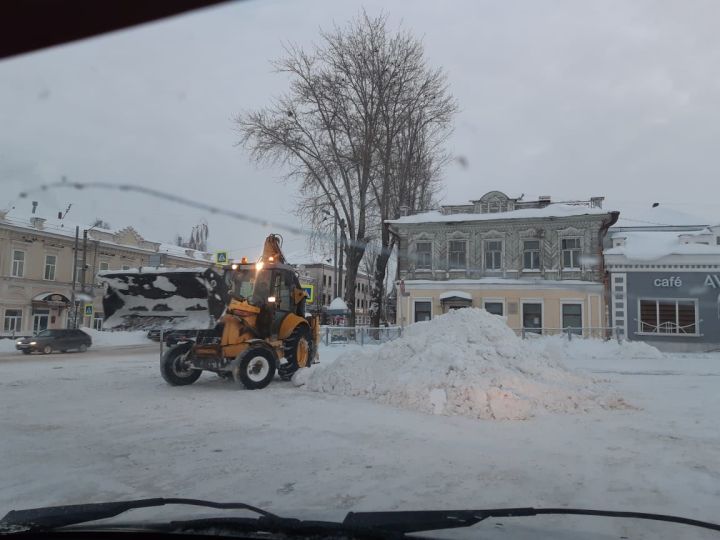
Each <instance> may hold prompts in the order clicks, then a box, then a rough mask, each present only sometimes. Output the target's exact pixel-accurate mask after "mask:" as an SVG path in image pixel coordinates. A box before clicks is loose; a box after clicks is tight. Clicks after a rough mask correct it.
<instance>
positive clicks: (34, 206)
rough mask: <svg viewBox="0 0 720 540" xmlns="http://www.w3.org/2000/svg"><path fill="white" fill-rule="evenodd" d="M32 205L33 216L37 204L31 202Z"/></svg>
mask: <svg viewBox="0 0 720 540" xmlns="http://www.w3.org/2000/svg"><path fill="white" fill-rule="evenodd" d="M32 205H33V207H32V213H33V214H34V213H35V210H37V205H38V202H37V201H33V202H32Z"/></svg>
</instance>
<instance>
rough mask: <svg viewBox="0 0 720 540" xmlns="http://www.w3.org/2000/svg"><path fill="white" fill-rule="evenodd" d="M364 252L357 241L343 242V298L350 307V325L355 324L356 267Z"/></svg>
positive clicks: (358, 265)
mask: <svg viewBox="0 0 720 540" xmlns="http://www.w3.org/2000/svg"><path fill="white" fill-rule="evenodd" d="M364 253H365V246H364V245H359V244H358V242H347V243H346V244H345V255H346V257H347V263H346V270H345V284H344V285H345V292H344V294H343V299H344V300H345V303H346V304H347V305H348V308H350V321H349V322H350V326H355V282H356V280H357V274H358V268H359V267H360V262H361V261H362V258H363V255H364Z"/></svg>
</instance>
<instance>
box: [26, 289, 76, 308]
mask: <svg viewBox="0 0 720 540" xmlns="http://www.w3.org/2000/svg"><path fill="white" fill-rule="evenodd" d="M32 301H33V302H36V303H38V304H48V305H50V306H66V305H67V304H69V303H70V300H69V299H68V297H67V296H65V295H64V294H60V293H55V292H44V293H40V294H38V295H36V296H34V297H33V299H32Z"/></svg>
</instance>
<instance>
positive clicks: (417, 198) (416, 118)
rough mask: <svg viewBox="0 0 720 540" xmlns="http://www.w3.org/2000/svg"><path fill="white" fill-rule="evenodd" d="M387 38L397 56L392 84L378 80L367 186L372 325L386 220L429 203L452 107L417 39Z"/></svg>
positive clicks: (388, 245) (382, 278) (388, 238)
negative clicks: (377, 120)
mask: <svg viewBox="0 0 720 540" xmlns="http://www.w3.org/2000/svg"><path fill="white" fill-rule="evenodd" d="M392 44H393V47H394V48H395V50H396V53H395V55H394V56H397V57H398V58H401V59H402V62H401V63H399V64H398V65H397V66H396V70H395V72H393V73H390V74H388V78H389V79H390V80H391V81H392V84H391V85H388V86H387V87H386V86H383V89H384V90H387V95H385V96H383V99H382V100H381V126H382V129H380V130H379V135H380V136H379V138H378V140H377V143H376V151H377V153H378V158H377V163H378V166H379V168H380V170H379V173H378V174H377V175H375V176H374V182H373V185H372V188H373V195H374V202H375V207H376V213H377V216H378V220H377V223H378V228H379V243H380V249H379V250H378V253H377V255H376V257H375V264H374V271H373V285H372V289H371V304H370V312H371V316H372V322H371V324H372V325H373V326H379V323H380V319H381V317H382V315H383V313H384V312H385V310H384V309H383V305H384V302H385V300H386V298H385V297H386V294H385V290H386V287H385V283H386V280H387V267H388V262H389V260H390V256H391V254H392V251H393V249H394V247H395V243H396V239H395V237H394V236H393V235H392V234H391V233H390V229H389V227H388V224H387V223H386V221H387V220H388V219H393V218H397V217H399V216H400V213H401V208H402V207H405V208H407V210H408V211H409V212H417V211H420V210H427V209H430V208H431V207H432V206H433V205H434V203H435V199H436V195H437V193H438V190H439V182H440V170H441V168H442V166H443V165H444V164H445V163H447V161H448V155H447V154H446V153H445V152H444V150H443V148H442V145H443V144H444V142H445V141H446V139H447V137H448V136H449V135H450V133H451V128H452V118H453V116H454V114H455V112H456V111H457V105H456V103H455V100H454V99H453V98H452V96H451V95H450V92H449V91H448V88H447V82H446V77H445V75H444V74H443V72H442V71H441V70H439V69H436V70H431V69H430V68H429V67H428V66H427V65H426V63H425V60H424V51H423V47H422V43H421V42H420V41H419V40H417V39H416V38H414V37H413V36H412V35H411V34H409V33H401V34H398V35H397V36H396V37H395V39H394V40H393V42H392Z"/></svg>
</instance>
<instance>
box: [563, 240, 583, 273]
mask: <svg viewBox="0 0 720 540" xmlns="http://www.w3.org/2000/svg"><path fill="white" fill-rule="evenodd" d="M562 265H563V268H566V269H575V270H577V269H579V268H580V239H579V238H563V239H562Z"/></svg>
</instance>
